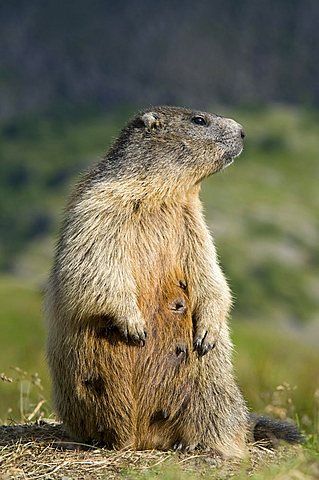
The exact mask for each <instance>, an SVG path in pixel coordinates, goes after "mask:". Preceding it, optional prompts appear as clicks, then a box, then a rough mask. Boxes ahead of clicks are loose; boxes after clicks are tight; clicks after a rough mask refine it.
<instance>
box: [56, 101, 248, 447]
mask: <svg viewBox="0 0 319 480" xmlns="http://www.w3.org/2000/svg"><path fill="white" fill-rule="evenodd" d="M198 118H200V120H198ZM243 136H244V135H243V130H242V127H241V126H240V125H239V124H237V123H236V122H235V121H233V120H230V119H226V118H223V117H219V116H216V115H213V114H208V113H203V112H193V111H191V110H187V109H182V108H173V107H158V108H155V109H153V110H152V111H147V112H142V113H141V114H139V115H137V116H136V117H135V118H134V119H133V120H132V121H131V122H130V123H129V124H128V126H127V127H126V128H125V129H124V130H123V131H122V132H121V134H120V137H119V139H118V140H117V141H116V142H115V144H114V145H113V147H112V148H111V150H110V152H109V153H108V154H107V155H106V157H105V158H104V159H103V160H102V161H101V162H100V163H99V164H98V165H97V166H96V167H94V168H93V169H92V170H91V171H89V172H88V173H87V174H86V175H85V176H84V177H83V179H82V181H80V183H79V184H78V185H77V187H76V189H75V191H74V193H73V195H72V197H71V199H70V202H69V205H68V207H67V210H66V215H65V220H64V223H63V226H62V232H61V236H60V240H59V242H58V245H57V250H56V255H55V260H54V266H53V269H52V273H51V277H50V281H49V285H48V289H47V295H46V311H47V317H48V324H49V336H48V350H47V352H48V353H47V355H48V361H49V366H50V369H51V374H52V379H53V393H54V400H55V405H56V409H57V412H58V414H59V416H60V417H61V419H62V420H63V422H64V423H65V425H66V427H67V429H68V431H69V432H70V434H71V435H72V436H73V437H74V438H75V439H77V440H80V441H84V442H88V441H92V440H96V441H101V442H103V443H104V444H106V445H107V446H109V447H113V448H122V447H131V448H134V449H153V448H157V449H169V448H177V449H179V448H183V449H193V448H195V447H198V446H200V447H203V448H210V449H213V450H215V451H217V452H219V453H221V454H224V455H226V456H242V455H243V453H244V451H245V445H246V434H247V429H248V423H249V422H248V414H247V409H246V405H245V402H244V400H243V398H242V395H241V393H240V391H239V389H238V387H237V385H236V383H235V381H234V378H233V368H232V363H231V350H232V345H231V341H230V338H229V333H228V326H227V315H228V312H229V308H230V304H231V296H230V292H229V289H228V286H227V283H226V281H225V278H224V275H223V273H222V271H221V269H220V267H219V264H218V260H217V257H216V252H215V248H214V245H213V242H212V239H211V237H210V234H209V232H208V229H207V227H206V224H205V220H204V218H203V214H202V208H201V203H200V200H199V197H198V192H199V184H200V182H201V181H202V180H203V179H204V178H205V177H207V176H209V175H211V174H213V173H215V172H217V171H219V170H221V169H222V168H224V167H225V166H227V165H228V164H230V163H231V162H232V160H233V159H234V157H236V156H237V155H239V154H240V153H241V151H242V138H243ZM213 347H215V348H214V349H213ZM212 349H213V350H212ZM210 350H212V351H210ZM206 353H207V355H205V354H206Z"/></svg>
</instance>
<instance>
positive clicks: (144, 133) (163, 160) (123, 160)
mask: <svg viewBox="0 0 319 480" xmlns="http://www.w3.org/2000/svg"><path fill="white" fill-rule="evenodd" d="M243 138H244V131H243V128H242V126H241V125H239V124H238V123H237V122H235V121H234V120H231V119H228V118H224V117H221V116H218V115H215V114H212V113H206V112H200V111H194V110H189V109H185V108H178V107H155V108H152V109H150V110H145V111H143V112H141V113H139V114H138V115H136V117H134V118H133V120H132V121H131V122H130V123H129V124H128V125H127V127H126V128H124V129H123V131H122V132H121V134H120V136H119V138H118V140H117V141H116V142H115V144H114V145H113V147H112V149H111V151H110V152H109V154H108V155H107V156H106V157H105V159H104V160H103V162H102V164H100V167H102V168H100V171H99V173H100V175H101V174H102V173H104V174H105V175H106V177H107V179H109V180H110V179H116V180H121V179H132V180H133V179H136V180H140V181H142V182H143V184H145V185H146V184H148V185H150V187H151V186H152V187H154V188H156V185H158V186H161V188H162V189H163V187H164V184H167V186H168V185H170V190H171V191H172V190H173V189H174V186H176V187H178V186H181V187H186V188H187V186H192V185H194V184H196V183H198V182H199V181H201V180H202V179H203V178H205V177H207V176H209V175H212V174H213V173H215V172H218V171H219V170H222V169H223V168H224V167H226V166H227V165H229V164H230V163H232V161H233V159H234V158H235V157H237V156H238V155H240V153H241V152H242V149H243ZM100 175H99V177H100ZM100 178H101V177H100ZM104 178H105V177H104Z"/></svg>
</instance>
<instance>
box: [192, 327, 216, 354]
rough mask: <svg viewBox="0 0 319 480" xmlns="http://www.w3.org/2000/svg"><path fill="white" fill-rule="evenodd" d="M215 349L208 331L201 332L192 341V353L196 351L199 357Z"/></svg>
mask: <svg viewBox="0 0 319 480" xmlns="http://www.w3.org/2000/svg"><path fill="white" fill-rule="evenodd" d="M214 347H215V342H214V341H213V339H212V335H209V333H208V331H207V330H206V331H204V332H202V333H201V334H200V335H197V336H196V337H195V339H194V351H196V352H197V353H198V354H199V355H200V356H201V357H202V356H204V355H206V353H208V352H209V351H210V350H213V348H214Z"/></svg>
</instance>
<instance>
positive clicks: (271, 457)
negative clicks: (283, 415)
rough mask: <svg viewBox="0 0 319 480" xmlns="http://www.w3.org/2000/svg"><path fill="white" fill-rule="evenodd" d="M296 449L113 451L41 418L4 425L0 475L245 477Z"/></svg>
mask: <svg viewBox="0 0 319 480" xmlns="http://www.w3.org/2000/svg"><path fill="white" fill-rule="evenodd" d="M296 450H298V451H300V447H296V448H291V447H290V448H289V449H285V448H281V449H279V450H278V451H276V452H273V451H270V450H268V449H266V448H263V447H262V445H258V446H257V445H254V446H252V447H251V448H250V452H249V455H248V457H247V459H245V460H244V461H238V460H237V461H223V460H222V459H221V458H220V457H218V456H216V455H214V454H212V453H211V452H210V453H207V452H205V453H204V452H203V453H201V452H197V453H193V454H182V453H174V452H161V451H154V450H153V451H143V452H137V451H131V450H122V451H110V450H105V449H103V448H97V447H94V446H88V445H80V444H75V443H72V442H71V441H70V439H68V437H67V435H66V434H65V432H64V430H63V427H62V425H61V424H59V423H57V422H47V421H39V422H36V423H33V424H20V425H7V426H1V427H0V468H1V469H0V478H1V480H9V479H28V480H29V479H30V480H31V479H32V480H36V479H46V480H49V479H64V480H70V479H86V480H87V479H91V478H94V479H113V478H122V479H132V478H154V477H153V475H155V476H156V478H165V479H179V478H198V477H199V476H200V477H201V478H202V477H203V476H204V477H206V475H207V478H225V479H226V478H231V477H234V476H235V475H236V477H235V478H246V477H247V476H251V475H252V474H253V473H254V472H256V471H258V469H260V468H263V467H264V466H265V465H267V466H269V465H271V464H272V465H276V464H277V465H278V464H280V463H282V462H283V461H286V460H287V459H291V458H292V456H293V455H295V452H296ZM164 465H165V468H164V467H163V466H164ZM162 467H163V468H162ZM154 472H155V473H154ZM168 472H170V473H168ZM172 472H173V473H172ZM237 474H238V475H239V476H238V477H237ZM148 475H150V476H149V477H148ZM242 475H244V476H243V477H242ZM285 478H286V477H285ZM287 478H290V477H287ZM291 478H293V477H291ZM300 478H303V477H300ZM305 478H306V477H305Z"/></svg>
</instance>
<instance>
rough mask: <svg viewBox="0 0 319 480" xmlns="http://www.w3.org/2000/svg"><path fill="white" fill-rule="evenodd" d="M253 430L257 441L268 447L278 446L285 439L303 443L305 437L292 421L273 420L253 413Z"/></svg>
mask: <svg viewBox="0 0 319 480" xmlns="http://www.w3.org/2000/svg"><path fill="white" fill-rule="evenodd" d="M249 420H250V425H251V432H252V435H253V440H254V441H255V442H261V441H262V442H264V443H265V444H266V446H268V447H276V446H277V445H278V443H279V442H280V441H281V440H283V441H285V442H288V443H302V442H303V441H304V437H303V436H302V434H301V433H300V432H299V430H298V428H297V426H296V425H295V424H294V423H292V422H287V421H283V420H273V419H272V418H269V417H263V416H260V415H256V414H255V413H251V414H250V415H249Z"/></svg>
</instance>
